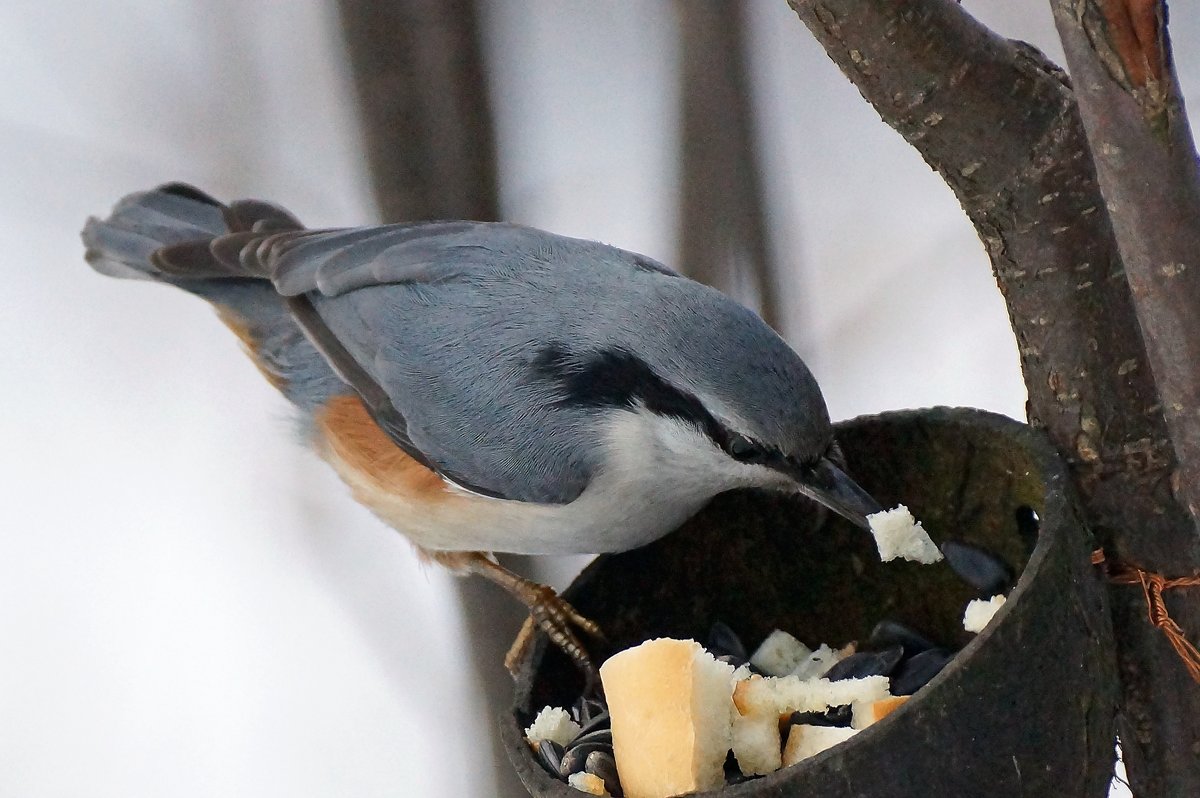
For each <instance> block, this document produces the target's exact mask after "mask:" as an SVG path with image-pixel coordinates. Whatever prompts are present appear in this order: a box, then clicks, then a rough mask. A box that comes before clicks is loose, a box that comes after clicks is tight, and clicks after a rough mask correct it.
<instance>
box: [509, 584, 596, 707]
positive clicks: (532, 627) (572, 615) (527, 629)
mask: <svg viewBox="0 0 1200 798" xmlns="http://www.w3.org/2000/svg"><path fill="white" fill-rule="evenodd" d="M513 593H514V594H516V595H517V597H518V598H520V599H521V601H523V602H524V603H525V604H526V606H528V607H529V617H528V618H526V619H525V623H524V624H523V625H522V626H521V631H520V632H518V633H517V638H516V640H514V641H513V644H512V647H511V648H509V650H508V654H507V656H505V658H504V665H505V667H506V668H508V672H509V673H511V674H512V675H513V677H514V678H515V677H516V675H517V671H519V670H520V668H521V665H522V664H523V663H524V661H525V659H526V657H528V656H529V652H530V650H531V647H532V645H533V640H534V633H535V632H537V631H539V630H540V631H542V632H545V634H546V636H547V637H548V638H550V642H551V643H553V644H554V645H556V646H558V647H559V648H560V649H562V651H563V653H565V654H566V655H567V656H568V657H570V658H571V661H572V662H574V663H575V665H576V666H577V667H578V668H579V669H580V670H581V671H583V674H584V676H585V677H587V680H588V683H589V685H590V684H593V683H594V682H595V680H596V678H597V673H596V666H595V665H593V664H592V659H591V657H590V656H589V655H588V653H587V649H585V648H584V646H583V643H582V642H581V641H580V639H579V636H578V635H577V634H576V633H575V632H576V629H581V630H583V631H584V632H586V633H587V634H589V635H591V636H592V637H595V638H598V639H600V640H603V639H604V634H603V633H602V632H601V631H600V627H599V626H598V625H597V624H596V623H595V622H594V621H592V620H590V619H588V618H585V617H584V616H583V615H580V614H579V611H578V610H576V609H575V608H574V607H572V606H571V605H570V603H568V602H567V601H566V600H565V599H563V597H562V596H560V595H558V594H557V593H555V592H554V590H553V589H551V588H549V587H547V586H546V585H540V584H538V583H537V582H530V581H528V580H521V584H519V585H517V586H515V589H514V590H513Z"/></svg>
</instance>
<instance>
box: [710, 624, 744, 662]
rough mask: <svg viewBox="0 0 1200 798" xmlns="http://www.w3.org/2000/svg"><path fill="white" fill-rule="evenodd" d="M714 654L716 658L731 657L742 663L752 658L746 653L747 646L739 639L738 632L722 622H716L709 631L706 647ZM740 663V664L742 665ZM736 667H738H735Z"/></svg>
mask: <svg viewBox="0 0 1200 798" xmlns="http://www.w3.org/2000/svg"><path fill="white" fill-rule="evenodd" d="M705 648H707V649H708V650H709V651H711V652H712V654H713V656H714V657H717V658H720V657H722V656H731V657H734V658H736V659H738V660H741V662H745V661H746V660H748V659H749V658H750V655H749V654H747V653H746V646H745V644H744V643H742V638H740V637H738V634H737V632H735V631H733V630H732V629H730V628H729V625H728V624H725V623H722V622H721V621H717V622H715V623H714V624H713V625H712V626H710V627H709V629H708V645H706V646H705ZM741 662H739V663H738V664H741ZM734 667H737V665H735V666H734Z"/></svg>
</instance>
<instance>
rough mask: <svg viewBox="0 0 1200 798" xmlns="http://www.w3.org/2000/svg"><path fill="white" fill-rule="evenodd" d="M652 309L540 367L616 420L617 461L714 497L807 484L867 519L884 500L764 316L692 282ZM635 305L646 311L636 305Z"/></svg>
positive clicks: (802, 489) (575, 400) (680, 284)
mask: <svg viewBox="0 0 1200 798" xmlns="http://www.w3.org/2000/svg"><path fill="white" fill-rule="evenodd" d="M667 287H668V289H669V290H670V291H671V292H672V293H669V294H668V295H667V296H665V297H664V296H663V295H662V294H661V293H660V295H659V296H657V297H655V302H654V305H653V308H654V313H655V314H656V315H655V317H654V318H653V319H647V318H645V317H644V316H643V317H642V318H640V319H639V323H638V324H637V325H636V327H631V328H629V329H628V330H626V329H625V328H622V327H616V328H612V329H607V330H604V329H602V328H599V327H598V325H597V324H596V323H595V320H593V322H592V324H591V325H590V326H589V328H588V330H589V336H590V340H589V341H587V342H586V343H587V345H586V346H584V347H578V346H576V347H567V346H563V347H550V348H547V349H546V350H543V352H542V353H541V355H540V357H539V362H538V368H540V369H541V370H542V373H543V375H545V376H549V377H552V379H554V380H555V381H556V382H557V384H558V386H559V392H560V396H561V397H562V399H561V400H562V401H564V402H567V403H571V404H575V405H582V406H587V407H591V408H594V409H595V410H596V411H598V415H600V416H601V417H603V418H605V419H606V420H607V427H608V429H609V430H610V432H611V433H612V434H611V435H610V441H612V442H613V443H612V445H613V446H614V447H615V448H616V450H617V452H616V457H617V459H618V460H620V461H622V462H626V463H634V464H635V467H637V468H639V469H641V468H645V467H646V466H645V464H646V463H653V464H655V465H654V466H652V467H659V468H664V469H669V470H670V471H672V472H673V473H674V475H675V477H674V478H675V479H676V480H677V481H679V482H688V483H690V484H691V485H692V486H693V487H695V488H697V489H698V490H701V491H703V490H705V489H707V490H708V491H709V494H708V495H710V496H711V495H714V494H715V493H718V492H721V491H723V490H728V489H732V488H739V487H755V488H764V489H768V490H774V491H780V492H787V493H800V494H803V495H804V496H807V497H809V498H810V499H813V500H814V501H817V502H819V503H820V504H822V505H824V506H826V507H828V508H829V509H831V510H833V511H835V512H837V513H838V514H840V515H842V516H843V517H845V518H847V519H849V520H850V521H852V522H853V523H855V524H856V525H858V526H861V527H864V528H866V527H867V526H868V524H867V520H866V516H867V515H870V514H871V513H875V512H878V511H879V510H880V509H881V508H880V506H879V505H878V504H877V503H876V502H875V500H874V499H872V498H871V496H870V495H869V494H868V493H867V492H866V491H865V490H863V489H862V488H861V487H859V486H858V485H857V484H856V483H855V482H854V480H853V479H851V478H850V476H848V475H847V473H846V471H845V462H844V460H843V458H842V454H841V450H840V449H839V447H838V445H837V442H836V440H835V439H834V435H833V427H832V425H831V424H830V421H829V414H828V411H827V410H826V407H825V400H824V398H823V397H822V395H821V390H820V388H819V387H818V385H817V383H816V380H815V379H814V378H813V376H812V374H811V373H810V372H809V370H808V368H807V366H805V364H804V362H803V361H802V360H801V359H800V357H799V356H798V355H797V354H796V353H795V352H794V351H792V349H791V348H790V347H788V345H787V344H786V343H784V341H783V340H782V339H781V338H780V337H779V336H778V335H776V334H775V332H774V331H773V330H771V329H770V327H768V326H767V325H766V324H765V323H764V322H763V321H762V320H761V319H759V317H758V316H756V315H755V314H754V313H752V312H751V311H749V310H747V309H746V308H744V307H742V306H740V305H738V304H737V303H735V302H733V301H732V300H730V299H728V298H727V297H725V296H724V295H722V294H720V293H718V292H716V291H713V290H712V289H709V288H707V287H704V286H701V285H699V284H697V283H693V282H692V281H690V280H686V279H681V278H675V279H671V280H669V282H668V283H667ZM635 310H636V309H635Z"/></svg>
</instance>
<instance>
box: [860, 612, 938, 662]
mask: <svg viewBox="0 0 1200 798" xmlns="http://www.w3.org/2000/svg"><path fill="white" fill-rule="evenodd" d="M895 645H900V646H903V647H904V656H906V657H911V656H913V655H915V654H920V653H921V652H922V651H928V650H929V649H931V648H933V647H934V644H933V642H932V641H931V640H929V639H927V638H926V637H924V636H923V635H922V634H921V633H920V632H917V631H916V630H914V629H911V628H909V627H907V626H905V625H904V624H902V623H899V622H898V621H880V622H879V623H877V624H875V628H874V629H872V630H871V637H870V639H868V640H867V647H868V648H872V649H876V650H878V649H883V648H891V647H892V646H895Z"/></svg>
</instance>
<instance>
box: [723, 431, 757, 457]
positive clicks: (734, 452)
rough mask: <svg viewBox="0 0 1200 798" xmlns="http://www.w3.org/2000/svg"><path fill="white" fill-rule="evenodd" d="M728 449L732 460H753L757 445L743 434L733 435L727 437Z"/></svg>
mask: <svg viewBox="0 0 1200 798" xmlns="http://www.w3.org/2000/svg"><path fill="white" fill-rule="evenodd" d="M728 451H729V456H730V457H732V458H733V459H734V460H753V459H754V458H755V457H756V456H757V455H758V453H759V449H758V447H757V446H755V445H754V443H753V442H752V441H751V440H750V439H749V438H747V437H746V436H744V435H733V436H732V437H731V438H730V439H729V446H728Z"/></svg>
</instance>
